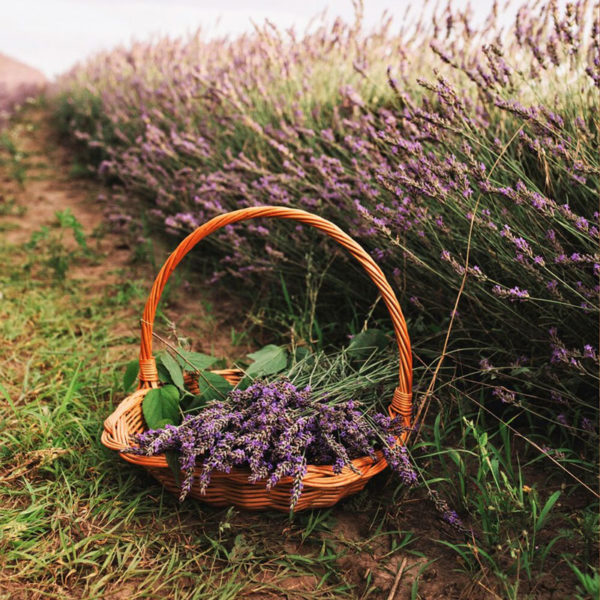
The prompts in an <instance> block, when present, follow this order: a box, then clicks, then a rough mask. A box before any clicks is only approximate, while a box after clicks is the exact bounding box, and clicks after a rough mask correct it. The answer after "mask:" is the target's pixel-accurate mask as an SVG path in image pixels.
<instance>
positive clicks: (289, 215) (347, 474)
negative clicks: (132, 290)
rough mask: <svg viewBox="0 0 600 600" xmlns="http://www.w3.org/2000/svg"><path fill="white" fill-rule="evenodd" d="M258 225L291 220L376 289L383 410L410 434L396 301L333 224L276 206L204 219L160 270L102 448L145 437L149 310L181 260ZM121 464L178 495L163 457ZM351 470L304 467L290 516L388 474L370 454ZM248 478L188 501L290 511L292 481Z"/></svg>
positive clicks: (229, 478)
mask: <svg viewBox="0 0 600 600" xmlns="http://www.w3.org/2000/svg"><path fill="white" fill-rule="evenodd" d="M258 217H275V218H278V219H292V220H295V221H299V222H300V223H304V224H306V225H310V226H312V227H315V228H316V229H319V230H321V231H323V232H324V233H326V234H327V235H328V236H330V237H331V238H333V239H334V240H335V241H337V242H338V243H339V244H341V245H342V246H343V247H344V248H346V249H347V250H348V251H349V252H350V253H351V254H352V255H353V256H354V257H355V258H356V260H358V262H359V263H360V264H361V265H362V266H363V268H364V269H365V271H366V272H367V274H368V275H369V277H370V278H371V280H372V281H373V283H374V284H375V285H376V286H377V288H378V289H379V292H380V293H381V296H382V298H383V300H384V302H385V304H386V306H387V308H388V311H389V313H390V316H391V319H392V323H393V326H394V332H395V335H396V341H397V344H398V350H399V353H400V369H399V384H398V387H397V388H396V390H395V392H394V395H393V397H392V399H391V402H390V405H389V409H388V410H389V413H390V415H391V416H394V417H395V416H398V415H400V416H401V417H402V421H403V424H404V425H405V426H406V427H410V424H411V413H412V395H411V389H412V355H411V350H410V341H409V338H408V333H407V331H406V323H405V321H404V317H403V315H402V311H401V309H400V305H399V304H398V300H397V298H396V296H395V294H394V292H393V291H392V289H391V287H390V285H389V283H388V282H387V280H386V278H385V276H384V274H383V272H382V271H381V269H380V268H379V267H378V266H377V265H376V264H375V262H374V261H373V259H372V258H371V257H370V256H369V254H368V253H367V252H366V251H365V250H364V249H363V248H362V247H361V246H360V245H359V244H357V243H356V242H355V241H354V240H353V239H352V238H350V237H349V236H348V235H347V234H345V233H344V232H343V231H342V230H341V229H340V228H339V227H337V226H336V225H334V224H333V223H330V222H329V221H326V220H325V219H323V218H321V217H317V216H315V215H312V214H310V213H307V212H305V211H303V210H296V209H292V208H287V207H283V206H260V207H253V208H244V209H240V210H236V211H233V212H230V213H227V214H224V215H221V216H218V217H215V218H213V219H211V220H210V221H208V222H207V223H205V224H204V225H202V226H201V227H198V229H196V230H195V231H194V232H193V233H191V234H190V235H188V236H187V237H186V238H185V239H184V240H183V241H182V242H181V243H180V244H179V246H178V247H177V248H176V250H175V251H174V252H173V253H172V254H171V255H170V256H169V258H168V259H167V261H166V262H165V264H164V265H163V267H162V269H161V270H160V272H159V274H158V276H157V277H156V280H155V281H154V285H153V286H152V290H151V292H150V296H149V297H148V300H147V302H146V307H145V310H144V316H143V319H142V339H141V347H140V377H139V378H140V383H139V388H138V390H137V391H136V392H134V393H133V394H132V395H130V396H129V397H128V398H126V399H125V400H123V401H122V402H121V403H120V404H119V406H118V407H117V409H116V410H115V412H114V413H113V414H112V415H110V417H108V418H107V419H106V421H105V423H104V432H103V434H102V442H103V444H104V445H105V446H107V447H108V448H111V449H113V450H120V451H122V450H124V449H125V448H128V447H130V445H131V441H132V435H133V434H136V433H140V432H142V431H144V429H145V426H144V420H143V417H142V400H143V398H144V396H145V394H146V393H147V392H148V391H149V390H150V389H152V388H156V387H158V386H159V385H160V384H159V379H158V372H157V369H156V363H155V360H154V358H153V355H152V327H153V323H154V316H155V313H156V307H157V305H158V302H159V299H160V296H161V293H162V291H163V289H164V286H165V284H166V282H167V280H168V278H169V276H170V275H171V273H172V272H173V270H174V269H175V267H176V266H177V265H178V264H179V262H180V261H181V260H182V259H183V257H184V256H185V255H186V254H187V253H188V252H189V251H190V250H191V249H192V248H193V247H194V246H195V245H196V244H197V243H198V242H199V241H200V240H201V239H203V238H204V237H206V236H207V235H209V234H211V233H213V232H214V231H216V230H217V229H220V228H221V227H225V226H226V225H229V224H231V223H237V222H238V221H244V220H247V219H253V218H258ZM216 373H219V374H220V375H222V376H224V377H225V378H226V379H227V380H229V382H230V383H234V384H235V383H236V382H237V381H238V380H239V377H240V372H239V371H236V370H227V371H216ZM406 436H407V432H405V434H404V436H403V437H402V438H401V439H400V440H399V442H400V443H404V442H405V441H406ZM121 456H122V457H123V458H124V459H125V460H127V461H129V462H132V463H135V464H138V465H141V466H143V467H145V468H146V469H147V470H148V471H149V472H150V473H151V474H152V475H153V476H154V477H155V478H156V479H158V480H159V481H160V482H161V483H162V484H163V485H164V486H165V487H166V488H167V489H168V490H169V491H171V492H174V493H178V492H179V486H178V485H177V483H176V480H175V477H174V475H173V473H172V472H171V470H170V468H169V466H168V465H167V461H166V458H165V456H164V455H158V456H152V457H149V456H139V455H135V454H131V453H126V452H121ZM352 462H353V464H354V466H355V467H356V469H357V471H358V473H356V472H354V471H353V470H352V469H349V468H344V469H343V470H342V472H341V473H339V474H335V473H333V469H332V467H331V466H315V465H309V466H308V471H307V473H306V476H305V477H304V488H303V492H302V495H301V496H300V499H299V501H298V503H297V505H296V508H295V510H296V511H298V510H303V509H307V508H316V507H325V506H331V505H333V504H335V503H336V502H337V501H338V500H341V499H342V498H344V497H345V496H348V495H350V494H354V493H356V492H358V491H360V490H362V489H363V488H364V486H365V484H366V483H367V482H368V481H369V479H370V478H371V477H373V476H374V475H376V474H377V473H379V472H381V471H382V470H383V469H385V467H386V466H387V463H386V461H385V459H384V458H383V455H382V453H381V452H378V453H377V460H376V461H375V462H373V460H372V459H370V458H368V457H364V458H357V459H355V460H353V461H352ZM248 475H249V470H247V469H243V468H236V469H233V470H232V471H231V472H230V473H227V474H226V473H222V472H218V471H215V472H213V473H212V476H211V481H210V485H209V487H208V489H207V490H206V492H205V493H204V494H201V493H200V490H199V489H198V488H197V487H196V486H192V490H191V491H190V495H191V496H192V497H195V498H198V499H201V500H203V501H204V502H208V503H210V504H213V505H216V506H228V505H235V506H239V507H242V508H246V509H255V510H257V509H277V510H281V511H284V512H288V511H289V502H290V494H291V487H292V478H291V477H285V478H282V479H281V480H280V481H279V483H278V484H277V485H276V486H274V487H273V488H272V489H271V490H267V489H266V487H265V484H264V482H257V483H254V484H251V483H249V482H248Z"/></svg>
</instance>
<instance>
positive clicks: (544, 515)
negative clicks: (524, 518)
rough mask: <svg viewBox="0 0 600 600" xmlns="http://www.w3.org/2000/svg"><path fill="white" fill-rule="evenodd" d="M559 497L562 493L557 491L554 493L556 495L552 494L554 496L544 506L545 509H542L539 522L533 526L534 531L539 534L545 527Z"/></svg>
mask: <svg viewBox="0 0 600 600" xmlns="http://www.w3.org/2000/svg"><path fill="white" fill-rule="evenodd" d="M559 497H560V491H556V492H554V494H552V496H550V498H548V500H547V501H546V504H544V508H542V510H541V511H540V516H539V517H538V519H537V521H536V522H535V524H534V526H533V529H534V531H536V532H538V531H539V530H540V529H541V528H542V527H543V526H544V525H545V523H546V519H547V518H548V513H549V512H550V511H551V510H552V507H553V506H554V504H555V503H556V501H557V500H558V499H559Z"/></svg>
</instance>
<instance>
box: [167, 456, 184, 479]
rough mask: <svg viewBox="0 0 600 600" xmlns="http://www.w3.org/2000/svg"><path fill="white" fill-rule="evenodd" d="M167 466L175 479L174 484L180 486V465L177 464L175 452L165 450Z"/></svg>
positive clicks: (177, 458)
mask: <svg viewBox="0 0 600 600" xmlns="http://www.w3.org/2000/svg"><path fill="white" fill-rule="evenodd" d="M165 458H166V459H167V464H168V465H169V468H170V469H171V471H172V473H173V476H174V477H175V483H176V484H177V485H181V465H180V464H179V454H178V453H177V451H176V450H167V451H166V452H165Z"/></svg>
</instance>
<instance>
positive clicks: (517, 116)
mask: <svg viewBox="0 0 600 600" xmlns="http://www.w3.org/2000/svg"><path fill="white" fill-rule="evenodd" d="M515 8H516V7H515ZM599 12H600V8H599V6H598V4H596V5H594V6H591V5H590V4H589V3H588V2H584V1H580V2H576V3H568V4H566V5H565V6H564V7H559V6H558V5H557V4H556V3H555V2H551V1H550V2H544V3H541V4H539V5H537V6H536V7H535V8H531V5H530V4H524V5H523V6H522V7H520V8H518V9H516V12H515V14H516V16H515V20H514V24H513V26H512V28H510V30H508V31H505V30H503V28H502V27H501V25H500V22H499V20H498V17H497V7H495V8H494V10H493V11H492V13H491V14H490V16H489V18H488V19H487V20H486V21H485V22H483V23H481V24H475V23H473V22H472V19H471V18H470V16H469V14H468V12H458V11H455V10H453V9H452V8H451V6H450V5H448V7H447V8H446V9H445V10H443V11H442V12H440V13H437V14H436V16H435V17H434V18H433V19H431V18H426V17H421V18H420V19H416V20H412V21H411V20H410V19H405V20H403V21H402V22H403V24H404V23H405V25H403V26H402V28H400V29H394V26H393V25H392V22H391V21H390V20H385V21H383V22H382V24H381V26H380V27H379V28H378V29H377V30H375V31H372V32H365V31H364V30H363V29H362V26H361V20H360V15H357V20H356V22H355V23H353V24H351V25H347V24H344V23H342V22H340V21H336V22H335V23H334V24H333V25H327V24H322V25H320V26H318V27H317V28H316V29H314V30H313V31H312V32H309V33H307V34H305V35H304V36H298V35H297V34H296V33H293V32H286V33H285V34H283V33H282V32H280V31H278V30H276V29H275V28H273V27H272V26H271V25H269V24H267V25H265V26H264V27H262V28H259V29H258V30H257V31H256V33H255V34H252V35H246V36H242V37H240V38H237V39H235V40H232V41H230V40H214V41H204V40H203V39H202V37H201V36H199V35H198V36H192V37H191V38H189V39H187V40H175V41H173V40H167V39H165V40H162V41H159V42H156V43H151V44H135V45H133V46H132V47H130V48H127V49H125V48H122V49H118V50H115V51H113V52H111V53H107V54H102V55H99V56H97V57H96V58H94V59H92V60H91V61H90V62H88V63H87V64H85V65H83V66H81V67H79V68H77V69H75V70H74V71H73V72H71V73H70V74H68V75H67V76H65V77H64V78H63V80H62V81H61V83H60V89H59V92H58V95H57V98H56V105H57V115H58V117H59V119H60V122H61V123H62V126H63V130H64V131H66V132H68V133H69V134H70V135H71V136H72V137H73V138H74V139H76V140H79V141H80V142H82V143H84V144H85V146H86V148H87V149H88V150H89V152H90V158H91V159H93V160H96V161H97V162H98V172H99V174H100V175H102V176H104V177H107V178H109V179H110V180H111V181H117V182H119V184H120V185H122V186H123V188H124V190H125V191H126V193H128V194H129V193H135V195H136V196H137V197H138V198H140V201H141V202H143V203H144V206H145V207H146V215H147V217H148V218H150V219H153V220H154V221H155V222H156V223H157V224H158V225H159V226H160V227H162V228H166V229H167V230H169V231H171V232H173V233H176V234H177V235H183V234H185V233H187V232H189V231H190V230H192V229H193V228H195V227H196V226H197V225H198V224H200V223H201V222H203V221H205V220H206V219H208V218H209V217H212V216H214V215H216V214H220V213H222V212H224V211H226V210H231V209H235V208H240V207H243V206H252V205H258V204H267V203H268V204H283V205H285V204H289V205H291V206H295V207H300V208H305V209H308V210H310V211H314V212H316V213H318V214H320V215H323V216H325V217H328V218H330V219H332V220H333V221H335V222H336V223H338V224H339V225H340V226H342V227H343V228H344V229H346V230H347V231H348V232H349V233H350V234H351V235H353V236H354V237H356V239H358V240H359V241H360V242H361V243H362V244H364V245H365V246H366V247H367V248H369V249H370V251H371V252H372V254H373V256H374V257H375V258H376V260H377V261H378V262H379V263H380V264H381V265H382V266H383V268H384V269H385V270H386V272H387V273H388V274H389V276H390V277H391V278H392V279H393V281H394V283H395V287H396V288H397V289H399V290H400V291H401V294H402V298H401V300H402V302H403V305H405V306H406V307H407V313H408V314H409V316H410V318H411V320H412V321H413V323H414V325H413V327H412V329H411V331H412V335H413V338H416V340H417V341H418V342H419V352H420V353H421V354H422V357H423V360H425V361H427V360H428V358H429V357H432V358H434V357H436V356H437V355H438V354H439V351H440V347H441V342H440V336H439V335H438V336H436V335H433V336H432V335H431V333H432V332H435V331H439V329H440V327H441V328H442V331H443V329H445V328H446V327H447V326H448V321H449V318H450V316H451V311H452V309H453V306H454V301H455V298H456V295H457V293H458V290H459V289H461V284H462V283H463V280H464V289H462V297H461V300H460V303H459V306H458V311H457V312H456V313H454V314H453V317H454V323H453V334H452V336H451V337H450V344H449V347H448V348H447V350H448V356H449V357H450V360H452V361H454V363H453V364H452V363H447V366H452V367H453V368H452V369H451V371H452V373H453V376H454V379H453V385H455V386H458V387H459V388H463V387H464V386H466V387H468V388H469V389H470V390H472V389H473V388H475V389H480V388H482V386H483V390H484V397H485V398H486V399H487V401H489V402H491V403H496V404H499V405H505V406H507V407H510V408H513V409H515V410H516V411H518V412H522V411H524V412H525V413H526V414H527V415H530V416H532V420H531V421H530V422H531V423H534V424H535V425H536V426H542V427H544V430H545V431H546V432H550V433H552V432H557V433H559V434H560V437H559V438H557V440H558V443H561V442H564V441H565V440H571V441H573V440H574V439H576V438H580V437H581V439H582V440H583V441H584V443H586V444H589V447H591V448H594V449H595V448H596V439H597V438H596V434H597V432H596V422H597V403H596V399H595V396H596V395H597V394H596V389H597V383H598V336H597V327H596V326H595V324H596V323H597V320H598V316H599V314H598V313H599V303H598V298H599V294H600V285H599V277H600V255H599V252H598V239H599V236H600V233H599V222H598V221H599V213H598V201H597V199H598V181H599V173H600V161H599V159H598V153H597V148H598V142H599V135H598V121H597V114H598V108H599V107H600V102H599V88H600V22H599V17H598V14H599ZM112 218H114V219H120V218H123V219H124V220H126V219H127V216H125V217H123V215H122V214H118V215H112ZM290 231H291V233H290ZM306 236H307V233H306V231H305V230H304V229H303V228H301V227H298V228H296V229H295V230H294V229H293V227H292V229H291V230H290V224H289V223H288V224H285V223H284V224H275V223H270V222H268V223H267V222H264V223H263V222H260V223H259V222H256V223H251V224H241V225H239V226H234V227H232V226H230V227H228V228H227V229H226V230H224V231H223V232H221V233H220V234H217V235H216V237H215V240H214V242H213V243H214V244H215V247H218V254H217V255H218V256H219V258H220V267H219V269H218V270H217V271H216V272H215V276H214V278H213V279H214V280H218V279H220V278H222V277H228V278H229V279H231V277H234V278H238V279H241V280H242V281H243V282H249V281H256V279H253V278H255V277H256V276H257V275H259V276H260V277H261V278H262V279H263V280H268V277H269V274H270V273H272V274H273V277H276V273H277V271H278V269H281V268H290V269H291V270H294V269H295V268H297V267H296V265H297V264H299V265H302V262H303V261H302V256H303V249H306V247H307V237H306ZM311 239H312V238H311ZM311 243H313V244H314V243H315V242H311ZM315 248H316V249H315V253H316V254H315V264H316V266H317V268H319V267H320V266H322V264H323V263H319V254H318V246H315ZM324 254H325V252H323V255H324ZM467 259H468V262H467ZM340 279H343V278H340ZM345 279H346V284H345V285H346V288H345V290H344V291H345V292H346V293H347V294H348V296H349V297H350V298H354V299H356V298H360V297H361V296H362V294H363V289H362V286H355V287H352V282H351V281H347V278H345ZM421 334H422V335H423V338H424V339H425V340H428V341H423V342H420V341H419V336H420V335H421ZM424 381H425V383H427V381H426V378H425V380H424Z"/></svg>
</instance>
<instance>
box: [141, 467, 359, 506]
mask: <svg viewBox="0 0 600 600" xmlns="http://www.w3.org/2000/svg"><path fill="white" fill-rule="evenodd" d="M147 471H148V472H149V473H150V474H151V475H152V476H153V477H154V478H155V479H157V480H158V481H159V482H160V483H161V484H162V485H163V486H164V487H165V488H166V489H167V490H168V491H169V492H171V493H172V494H174V495H175V496H179V492H180V487H179V486H178V485H177V483H176V482H175V478H174V477H173V474H172V473H171V472H168V471H167V472H165V469H161V468H159V469H152V468H147ZM219 475H220V477H219ZM215 476H216V478H217V479H218V480H221V481H216V482H213V481H211V483H210V484H209V486H208V487H207V489H206V491H205V493H202V492H200V486H199V485H192V489H191V490H190V492H189V494H188V497H191V498H194V499H196V500H200V501H201V502H205V503H206V504H210V505H212V506H218V507H224V506H236V507H238V508H242V509H245V510H256V511H260V510H277V511H279V512H284V513H288V512H290V497H291V485H289V484H278V485H276V486H275V487H273V488H271V489H270V490H267V489H266V488H265V487H264V484H262V485H261V483H260V482H257V483H256V484H250V483H248V482H247V481H246V482H245V483H241V482H240V483H238V482H236V481H232V480H231V479H228V478H227V475H226V474H221V473H218V474H215V475H213V477H215ZM368 481H369V479H368V478H366V477H362V478H360V479H357V480H356V481H354V482H353V483H351V484H348V485H345V486H343V487H336V488H329V489H322V488H321V489H315V488H310V487H309V488H307V487H305V488H304V489H303V490H302V494H301V495H300V498H299V499H298V502H297V504H296V506H295V507H294V512H299V511H302V510H307V509H311V508H328V507H330V506H333V505H334V504H337V503H338V502H339V501H340V500H342V499H343V498H346V497H347V496H351V495H353V494H357V493H358V492H360V491H361V490H363V489H364V487H365V485H366V484H367V482H368Z"/></svg>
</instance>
